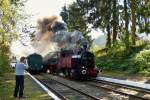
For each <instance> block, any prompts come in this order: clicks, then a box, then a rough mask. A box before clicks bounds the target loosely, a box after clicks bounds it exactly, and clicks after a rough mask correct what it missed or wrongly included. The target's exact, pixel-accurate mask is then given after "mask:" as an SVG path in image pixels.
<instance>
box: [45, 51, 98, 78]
mask: <svg viewBox="0 0 150 100" xmlns="http://www.w3.org/2000/svg"><path fill="white" fill-rule="evenodd" d="M43 66H44V67H43V69H44V71H45V72H46V71H48V72H49V73H52V74H62V75H64V76H67V77H70V78H73V79H77V80H80V79H89V78H95V77H97V74H98V70H97V69H96V68H95V56H94V54H93V53H91V52H89V51H84V52H80V53H78V54H75V53H74V52H73V50H62V51H60V52H55V53H53V54H52V55H51V57H50V58H48V59H47V60H45V61H44V62H43Z"/></svg>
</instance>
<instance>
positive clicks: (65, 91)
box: [35, 76, 99, 100]
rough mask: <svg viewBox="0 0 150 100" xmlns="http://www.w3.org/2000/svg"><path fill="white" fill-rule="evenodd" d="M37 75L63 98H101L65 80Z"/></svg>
mask: <svg viewBox="0 0 150 100" xmlns="http://www.w3.org/2000/svg"><path fill="white" fill-rule="evenodd" d="M35 77H36V78H37V79H38V80H39V81H40V82H41V83H43V84H44V85H45V86H46V87H47V88H48V89H50V90H51V91H52V92H53V93H55V94H56V95H57V96H58V97H59V98H61V99H62V100H81V99H82V100H99V98H97V97H94V96H92V95H89V94H86V93H84V92H82V91H80V90H78V89H76V88H73V87H71V86H68V85H67V84H64V83H63V82H59V81H57V80H54V79H50V78H49V77H46V76H35Z"/></svg>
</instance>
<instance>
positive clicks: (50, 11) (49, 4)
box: [25, 0, 102, 38]
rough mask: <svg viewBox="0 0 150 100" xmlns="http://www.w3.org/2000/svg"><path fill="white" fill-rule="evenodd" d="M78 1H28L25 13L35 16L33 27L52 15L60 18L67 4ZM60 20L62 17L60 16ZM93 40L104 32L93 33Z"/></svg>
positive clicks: (31, 20)
mask: <svg viewBox="0 0 150 100" xmlns="http://www.w3.org/2000/svg"><path fill="white" fill-rule="evenodd" d="M74 1H76V0H28V1H27V3H26V4H25V11H26V13H28V14H32V15H34V16H33V17H31V18H30V19H29V20H30V22H32V24H33V25H36V23H37V20H38V19H41V18H43V17H48V16H52V15H57V16H59V14H60V12H61V9H62V7H63V6H64V5H65V4H66V5H69V4H71V3H73V2H74ZM59 18H60V20H61V17H60V16H59ZM90 34H91V36H92V38H97V37H98V36H100V35H102V32H100V31H95V30H93V31H92V32H91V33H90Z"/></svg>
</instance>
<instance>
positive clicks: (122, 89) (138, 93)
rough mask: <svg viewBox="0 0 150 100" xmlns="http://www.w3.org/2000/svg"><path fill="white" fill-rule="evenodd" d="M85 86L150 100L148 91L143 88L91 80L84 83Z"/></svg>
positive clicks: (141, 99) (140, 99)
mask: <svg viewBox="0 0 150 100" xmlns="http://www.w3.org/2000/svg"><path fill="white" fill-rule="evenodd" d="M85 84H87V85H90V86H93V87H98V88H103V89H106V90H108V91H112V92H115V93H119V94H122V95H126V96H129V97H132V98H134V99H139V100H150V91H149V90H145V89H143V88H138V87H133V86H129V85H123V84H117V83H113V82H107V81H103V80H93V81H90V82H85Z"/></svg>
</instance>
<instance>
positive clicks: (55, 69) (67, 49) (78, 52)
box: [28, 20, 98, 79]
mask: <svg viewBox="0 0 150 100" xmlns="http://www.w3.org/2000/svg"><path fill="white" fill-rule="evenodd" d="M46 21H48V20H46ZM43 23H44V24H45V21H43ZM48 23H49V22H48ZM50 23H51V21H50ZM42 25H43V24H42ZM49 25H51V24H48V25H47V27H49ZM45 26H46V25H45ZM48 31H50V33H54V34H53V38H52V39H51V40H52V41H53V42H56V43H57V44H58V45H59V46H61V47H60V48H61V50H60V51H59V52H50V53H49V54H47V55H46V56H44V57H43V58H42V59H41V58H40V57H39V58H40V59H39V61H36V59H38V56H39V55H38V54H34V55H31V56H29V57H28V59H29V66H30V67H31V68H30V69H32V71H41V70H42V71H44V72H49V73H53V74H60V75H64V76H67V77H70V78H73V79H89V78H95V77H97V74H98V70H97V69H96V67H95V56H94V54H93V53H92V52H90V51H88V50H87V47H88V42H87V40H86V39H85V38H84V36H83V34H82V33H81V32H80V31H74V32H68V31H67V29H66V26H65V24H64V23H61V22H58V21H56V22H54V23H52V25H51V26H50V28H48ZM31 58H32V59H31ZM33 59H35V60H33ZM41 62H42V65H41ZM37 63H40V64H37ZM42 66H43V67H42ZM32 67H33V68H32Z"/></svg>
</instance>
